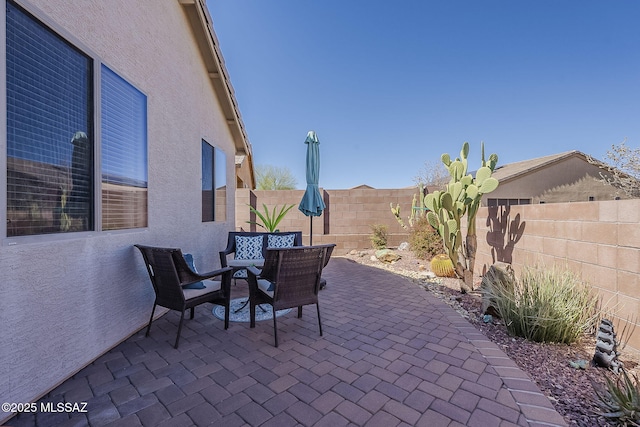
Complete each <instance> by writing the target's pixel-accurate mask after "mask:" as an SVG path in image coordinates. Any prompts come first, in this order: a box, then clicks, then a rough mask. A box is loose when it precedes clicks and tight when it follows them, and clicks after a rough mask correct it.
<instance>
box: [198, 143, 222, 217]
mask: <svg viewBox="0 0 640 427" xmlns="http://www.w3.org/2000/svg"><path fill="white" fill-rule="evenodd" d="M226 217H227V157H226V156H225V154H224V152H223V151H222V150H219V149H217V148H214V147H212V146H211V145H210V144H209V143H208V142H207V141H205V140H202V222H210V221H225V220H226Z"/></svg>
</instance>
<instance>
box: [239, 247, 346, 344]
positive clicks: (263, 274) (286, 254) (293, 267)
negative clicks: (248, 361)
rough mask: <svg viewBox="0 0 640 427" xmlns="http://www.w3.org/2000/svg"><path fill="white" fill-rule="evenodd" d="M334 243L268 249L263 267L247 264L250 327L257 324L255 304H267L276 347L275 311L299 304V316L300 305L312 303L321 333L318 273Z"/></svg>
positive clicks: (300, 314)
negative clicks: (314, 306) (269, 306)
mask: <svg viewBox="0 0 640 427" xmlns="http://www.w3.org/2000/svg"><path fill="white" fill-rule="evenodd" d="M334 246H335V245H333V244H331V245H318V246H302V247H293V248H282V249H273V248H270V249H267V253H266V256H265V260H264V267H263V268H262V269H261V270H260V269H258V268H257V267H254V266H249V267H247V271H248V273H249V274H248V276H249V277H248V281H249V299H250V306H249V313H250V316H251V317H250V321H251V323H250V327H251V328H254V327H255V325H256V306H257V305H260V304H270V305H271V309H272V312H273V335H274V339H275V346H276V347H278V325H277V320H276V311H278V310H283V309H286V308H293V307H298V317H299V318H300V317H302V306H304V305H310V304H315V305H316V309H317V312H318V327H319V329H320V335H321V336H322V321H321V319H320V304H319V302H318V291H319V289H320V275H321V274H322V268H323V267H324V265H325V260H326V259H327V252H328V251H332V250H333V248H334Z"/></svg>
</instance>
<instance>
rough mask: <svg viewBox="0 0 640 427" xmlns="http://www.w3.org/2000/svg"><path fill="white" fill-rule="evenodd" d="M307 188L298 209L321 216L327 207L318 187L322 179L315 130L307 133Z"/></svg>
mask: <svg viewBox="0 0 640 427" xmlns="http://www.w3.org/2000/svg"><path fill="white" fill-rule="evenodd" d="M304 143H305V144H307V189H306V191H305V192H304V196H302V200H301V201H300V205H299V206H298V209H300V211H301V212H302V213H303V214H305V215H306V216H320V215H322V211H323V210H324V208H325V204H324V200H322V195H321V194H320V190H319V189H318V181H319V179H320V147H319V146H320V141H319V140H318V136H317V135H316V133H315V132H314V131H309V133H307V139H306V140H305V141H304Z"/></svg>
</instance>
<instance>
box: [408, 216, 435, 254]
mask: <svg viewBox="0 0 640 427" xmlns="http://www.w3.org/2000/svg"><path fill="white" fill-rule="evenodd" d="M409 248H411V250H412V251H413V253H414V254H415V256H416V257H418V258H421V259H428V260H430V259H431V258H433V257H434V256H436V255H438V254H441V253H443V252H444V247H443V245H442V238H441V237H440V235H438V232H437V231H436V230H435V229H434V228H433V227H432V226H431V224H429V221H427V219H426V218H419V219H418V220H417V221H416V222H415V223H414V224H413V229H412V230H411V234H410V235H409Z"/></svg>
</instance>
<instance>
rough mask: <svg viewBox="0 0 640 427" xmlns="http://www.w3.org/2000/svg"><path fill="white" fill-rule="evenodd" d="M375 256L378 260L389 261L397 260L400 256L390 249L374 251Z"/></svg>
mask: <svg viewBox="0 0 640 427" xmlns="http://www.w3.org/2000/svg"><path fill="white" fill-rule="evenodd" d="M376 258H377V259H378V260H379V261H382V262H387V263H391V262H395V261H398V260H399V259H400V258H401V257H400V255H398V254H397V253H395V252H393V251H392V250H391V249H380V250H377V251H376Z"/></svg>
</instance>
